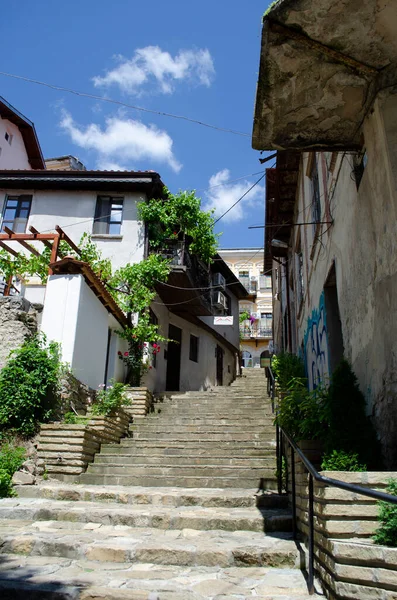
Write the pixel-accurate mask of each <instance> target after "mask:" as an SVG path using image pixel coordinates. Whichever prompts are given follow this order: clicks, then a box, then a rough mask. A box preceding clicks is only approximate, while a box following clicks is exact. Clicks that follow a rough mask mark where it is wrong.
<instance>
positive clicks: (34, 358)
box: [0, 335, 62, 436]
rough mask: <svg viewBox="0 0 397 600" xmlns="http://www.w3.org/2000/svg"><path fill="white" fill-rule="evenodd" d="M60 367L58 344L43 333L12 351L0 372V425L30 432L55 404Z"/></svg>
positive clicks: (23, 433) (25, 432) (34, 429)
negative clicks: (49, 340) (47, 340)
mask: <svg viewBox="0 0 397 600" xmlns="http://www.w3.org/2000/svg"><path fill="white" fill-rule="evenodd" d="M61 368H62V365H61V363H60V360H59V346H58V344H56V343H54V342H51V343H49V344H48V345H47V344H46V340H45V337H44V336H42V335H35V336H34V337H32V338H30V339H28V340H26V341H25V342H24V343H23V344H22V346H21V347H20V348H18V349H17V350H14V351H13V352H12V353H11V355H10V358H9V359H8V361H7V364H6V365H5V366H4V367H3V369H2V370H1V372H0V428H2V429H14V430H15V431H16V432H17V433H19V434H21V435H25V436H31V435H33V434H34V433H35V431H36V429H37V425H38V423H39V422H43V421H46V420H48V419H49V417H50V415H51V413H52V411H53V409H54V407H55V402H56V391H57V386H58V383H59V378H60V374H61Z"/></svg>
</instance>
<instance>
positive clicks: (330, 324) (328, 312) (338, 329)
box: [324, 263, 344, 374]
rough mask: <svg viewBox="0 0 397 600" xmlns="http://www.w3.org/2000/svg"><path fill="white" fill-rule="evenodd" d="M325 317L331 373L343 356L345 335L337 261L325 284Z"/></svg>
mask: <svg viewBox="0 0 397 600" xmlns="http://www.w3.org/2000/svg"><path fill="white" fill-rule="evenodd" d="M324 304H325V317H326V323H327V337H328V348H329V369H330V374H331V373H332V372H333V371H334V369H335V367H336V366H337V364H338V363H339V362H340V361H341V360H342V358H343V352H344V348H343V335H342V324H341V320H340V312H339V302H338V289H337V285H336V271H335V263H334V264H333V265H332V267H331V270H330V272H329V274H328V277H327V281H326V282H325V286H324Z"/></svg>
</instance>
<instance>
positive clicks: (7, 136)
mask: <svg viewBox="0 0 397 600" xmlns="http://www.w3.org/2000/svg"><path fill="white" fill-rule="evenodd" d="M4 137H5V140H6V142H8V143H9V144H10V146H11V144H12V137H13V136H12V135H11V133H8V131H6V132H5V135H4Z"/></svg>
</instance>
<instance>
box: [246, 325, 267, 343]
mask: <svg viewBox="0 0 397 600" xmlns="http://www.w3.org/2000/svg"><path fill="white" fill-rule="evenodd" d="M240 336H241V339H242V340H247V339H265V340H270V339H272V337H273V332H272V328H271V327H261V326H260V325H245V324H244V323H242V324H241V325H240Z"/></svg>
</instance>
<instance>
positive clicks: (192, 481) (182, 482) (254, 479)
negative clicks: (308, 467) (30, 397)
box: [79, 472, 277, 491]
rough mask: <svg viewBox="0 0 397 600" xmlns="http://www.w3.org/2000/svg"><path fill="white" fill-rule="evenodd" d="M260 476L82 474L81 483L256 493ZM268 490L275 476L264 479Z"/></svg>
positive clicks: (274, 483)
mask: <svg viewBox="0 0 397 600" xmlns="http://www.w3.org/2000/svg"><path fill="white" fill-rule="evenodd" d="M259 478H260V477H259V476H258V475H250V476H244V477H243V476H238V477H236V476H235V477H199V476H195V475H189V476H177V475H172V476H171V475H168V476H167V475H155V476H149V475H135V476H131V475H115V474H112V475H103V474H93V473H87V472H86V473H82V474H81V475H80V477H79V481H80V482H81V483H83V484H90V485H106V486H107V485H122V486H125V485H127V486H149V487H150V486H153V487H156V486H159V487H181V488H245V489H249V490H252V491H255V490H256V489H257V488H258V485H259ZM261 478H263V480H264V481H263V483H264V488H265V489H266V490H276V489H277V480H276V477H275V476H274V474H273V475H269V476H268V477H266V478H264V477H263V474H262V475H261Z"/></svg>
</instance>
